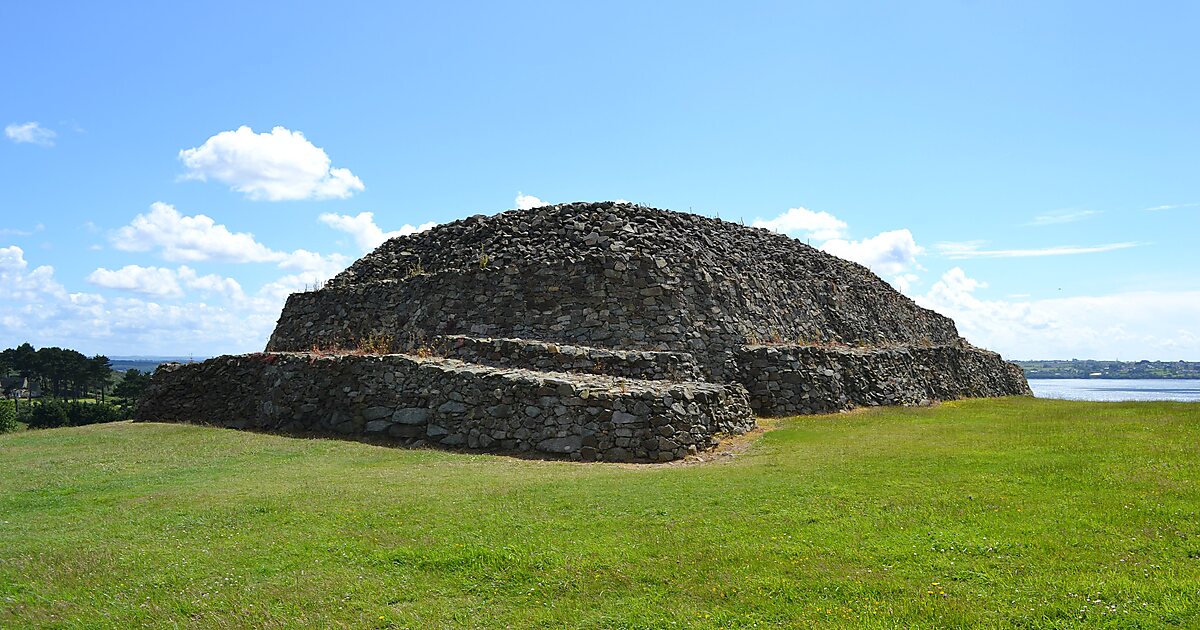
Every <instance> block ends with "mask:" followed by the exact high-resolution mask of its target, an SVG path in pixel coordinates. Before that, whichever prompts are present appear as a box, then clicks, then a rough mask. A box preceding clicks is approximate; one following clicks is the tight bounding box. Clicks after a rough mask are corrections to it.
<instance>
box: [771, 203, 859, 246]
mask: <svg viewBox="0 0 1200 630" xmlns="http://www.w3.org/2000/svg"><path fill="white" fill-rule="evenodd" d="M750 225H751V226H753V227H757V228H766V229H768V230H773V231H775V232H783V233H784V234H788V235H790V236H794V237H796V238H809V239H816V240H819V241H825V240H829V239H836V238H842V237H843V236H845V234H846V227H847V226H846V222H845V221H842V220H841V219H839V218H837V217H835V216H833V215H832V214H829V213H828V212H824V211H822V212H814V211H812V210H809V209H808V208H789V209H788V210H787V212H784V213H783V214H781V215H779V216H777V217H775V218H774V219H758V218H756V219H754V221H753V222H752V223H751V224H750Z"/></svg>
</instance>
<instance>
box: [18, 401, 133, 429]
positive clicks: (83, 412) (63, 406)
mask: <svg viewBox="0 0 1200 630" xmlns="http://www.w3.org/2000/svg"><path fill="white" fill-rule="evenodd" d="M126 415H127V414H126V413H125V412H123V411H122V410H121V408H120V407H117V406H116V405H110V404H108V403H101V402H97V403H82V402H72V403H62V402H60V401H57V400H47V401H42V402H40V403H38V404H36V405H34V406H33V409H32V410H31V411H30V412H29V414H28V419H27V420H26V422H27V423H28V424H29V427H30V428H32V429H52V428H55V427H66V426H71V427H78V426H83V425H85V424H99V423H101V422H116V421H117V420H122V419H124V418H125V416H126Z"/></svg>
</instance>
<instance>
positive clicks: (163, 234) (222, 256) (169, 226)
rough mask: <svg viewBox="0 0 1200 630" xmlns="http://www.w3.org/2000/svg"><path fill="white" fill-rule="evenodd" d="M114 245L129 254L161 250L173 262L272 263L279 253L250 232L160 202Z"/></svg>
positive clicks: (116, 236) (136, 219)
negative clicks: (184, 213)
mask: <svg viewBox="0 0 1200 630" xmlns="http://www.w3.org/2000/svg"><path fill="white" fill-rule="evenodd" d="M112 244H113V246H114V247H116V248H117V249H120V250H122V251H127V252H145V251H150V250H152V249H159V250H161V252H162V256H163V258H165V259H167V260H171V261H185V262H198V261H206V260H214V261H223V262H270V261H276V260H279V253H278V252H275V251H272V250H271V249H270V248H269V247H267V246H266V245H263V244H262V243H259V242H258V241H256V240H254V235H253V234H250V233H249V232H238V233H234V232H230V231H229V228H226V227H225V226H224V225H221V224H218V223H217V222H216V221H213V219H212V218H211V217H208V216H205V215H203V214H197V215H195V216H186V215H183V214H180V213H179V211H178V210H176V209H175V208H174V206H171V205H170V204H165V203H162V202H161V201H156V202H154V203H153V204H152V205H151V206H150V212H148V213H146V214H139V215H137V216H136V217H134V219H133V221H131V222H130V223H129V225H127V226H125V227H122V228H120V229H118V230H117V231H116V232H114V233H113V234H112Z"/></svg>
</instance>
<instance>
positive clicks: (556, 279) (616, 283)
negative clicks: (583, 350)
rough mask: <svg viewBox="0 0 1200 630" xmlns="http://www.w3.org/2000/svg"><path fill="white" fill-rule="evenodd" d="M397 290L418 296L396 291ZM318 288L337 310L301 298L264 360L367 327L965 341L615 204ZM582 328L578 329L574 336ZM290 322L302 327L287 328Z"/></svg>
mask: <svg viewBox="0 0 1200 630" xmlns="http://www.w3.org/2000/svg"><path fill="white" fill-rule="evenodd" d="M448 277H454V278H457V279H458V281H453V280H448ZM404 284H410V285H413V286H412V289H415V290H410V289H409V288H408V287H401V286H398V285H404ZM388 292H391V293H393V294H395V296H402V297H403V298H404V299H405V300H406V301H408V302H410V303H412V302H420V303H422V304H425V305H427V306H431V307H437V308H438V309H439V310H440V311H441V314H442V315H444V316H447V320H446V321H432V320H428V321H427V320H426V319H424V318H423V316H424V315H426V314H428V313H429V312H430V311H431V310H432V309H430V308H427V309H425V311H424V312H422V313H414V314H412V316H410V317H409V318H408V319H407V320H406V321H399V320H397V321H387V322H384V321H380V320H382V319H385V318H386V315H385V314H384V313H383V311H385V310H388V309H390V307H391V306H393V304H392V303H393V302H396V301H397V300H395V299H387V298H386V297H384V296H383V294H386V293H388ZM660 292H661V293H660ZM316 293H317V294H321V293H323V292H321V291H318V292H316ZM324 293H328V294H329V295H328V298H330V299H334V300H336V301H337V302H338V303H339V304H341V305H343V310H344V311H346V315H342V314H340V313H338V312H336V309H333V310H331V309H329V308H321V307H314V306H316V303H319V302H321V300H319V299H314V297H313V294H299V295H297V296H296V297H295V298H294V301H295V302H296V303H295V304H293V303H289V305H288V309H287V310H285V317H284V318H282V319H281V320H280V329H279V330H277V333H276V336H275V337H274V338H273V339H272V342H271V346H270V347H271V348H272V349H297V350H298V349H305V348H307V347H310V346H311V345H313V344H319V343H321V342H322V341H323V339H322V337H325V338H328V339H324V340H325V341H333V340H334V339H333V338H334V337H336V336H337V335H338V334H342V335H344V336H362V335H364V334H367V333H369V332H372V330H373V329H379V330H391V331H393V332H406V331H407V332H413V333H418V336H419V333H425V334H426V335H433V334H446V333H448V334H455V333H463V334H470V333H472V332H476V333H486V334H492V335H498V336H509V337H528V338H536V339H545V340H559V341H570V342H576V343H584V344H595V345H605V346H645V345H650V346H661V347H663V348H664V349H665V348H687V349H691V350H693V351H700V352H705V351H706V350H715V351H718V352H719V351H721V350H723V349H725V348H728V347H733V346H737V345H743V344H748V343H762V342H772V343H801V344H804V343H809V344H811V343H843V344H848V345H897V344H899V345H923V346H929V345H958V344H960V343H961V342H962V340H961V339H960V338H959V336H958V332H957V330H956V329H955V327H954V323H953V322H952V321H951V320H950V319H948V318H946V317H943V316H941V315H939V314H937V313H934V312H932V311H929V310H926V309H924V308H921V307H920V306H918V305H917V304H916V303H914V302H913V301H912V300H910V299H909V298H907V297H906V296H904V295H902V294H900V293H899V292H898V291H896V290H895V289H893V288H892V287H891V286H890V285H888V284H887V283H886V282H884V281H883V280H881V279H880V278H879V277H877V276H876V275H875V274H873V273H871V272H870V271H869V270H868V269H866V268H864V267H863V266H861V265H858V264H856V263H853V262H850V261H847V260H843V259H840V258H838V257H836V256H832V255H830V254H827V253H825V252H822V251H820V250H817V249H815V248H812V247H810V246H808V245H806V244H804V243H802V242H800V241H798V240H796V239H793V238H790V237H787V236H784V235H781V234H776V233H773V232H770V231H768V230H764V229H759V228H750V227H746V226H743V225H739V224H736V223H731V222H729V221H722V220H720V219H713V218H709V217H704V216H699V215H695V214H687V213H681V212H671V211H665V210H658V209H654V208H649V207H645V206H639V205H633V204H628V203H613V202H601V203H568V204H560V205H554V206H545V207H541V208H534V209H531V210H514V211H508V212H502V213H499V214H496V215H492V216H483V215H476V216H473V217H469V218H466V219H463V220H459V221H454V222H452V223H448V224H444V225H440V226H437V227H434V228H432V229H430V230H427V231H425V232H421V233H418V234H412V235H408V236H401V237H396V238H393V239H391V240H389V241H387V242H386V243H384V244H383V245H381V246H380V247H379V248H378V249H376V250H375V251H374V252H372V253H370V254H368V255H366V256H364V257H363V258H361V259H360V260H358V261H357V262H355V263H354V264H353V265H351V266H350V268H349V269H347V270H345V271H344V272H342V273H341V274H339V275H338V276H337V277H335V278H333V279H332V280H331V281H330V282H329V283H328V284H327V285H326V289H325V291H324ZM368 295H369V297H368ZM335 296H336V297H335ZM463 297H467V298H468V299H466V300H463V299H461V298H463ZM364 298H367V299H370V300H372V301H373V303H374V304H375V305H376V306H378V307H380V309H379V310H380V312H379V313H377V321H366V320H364V319H362V318H363V317H366V318H368V319H369V318H370V316H369V315H367V314H366V313H364V312H362V309H360V308H356V307H355V305H357V304H360V303H361V300H362V299H364ZM447 300H450V301H452V302H453V304H447V303H446V302H447ZM475 305H479V307H478V308H476V307H475ZM399 306H401V308H403V306H402V305H399ZM546 315H552V316H553V317H552V318H548V317H546ZM589 318H590V319H591V322H590V325H588V326H578V325H577V324H583V323H584V322H586V321H588V320H589ZM663 318H665V319H666V320H667V322H665V323H668V324H670V325H663V324H664V322H663V321H662V320H663ZM335 320H340V321H335ZM299 322H305V323H307V322H315V324H309V325H307V326H306V328H305V329H304V330H299V329H297V328H296V326H295V324H296V323H299ZM339 325H340V326H343V327H345V328H344V329H343V330H339V329H338V326H339ZM472 326H474V327H475V330H474V331H472ZM677 329H681V330H679V331H678V332H676V330H677ZM597 333H598V334H597Z"/></svg>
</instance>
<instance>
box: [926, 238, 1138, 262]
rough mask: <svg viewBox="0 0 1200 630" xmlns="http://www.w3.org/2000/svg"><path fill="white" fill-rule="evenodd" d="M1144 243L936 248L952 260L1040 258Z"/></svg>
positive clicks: (965, 244) (970, 243) (976, 243)
mask: <svg viewBox="0 0 1200 630" xmlns="http://www.w3.org/2000/svg"><path fill="white" fill-rule="evenodd" d="M1142 244H1143V243H1138V242H1133V241H1129V242H1124V243H1108V244H1106V245H1094V246H1091V247H1076V246H1074V245H1059V246H1055V247H1042V248H1038V249H980V248H981V247H982V246H983V242H982V241H964V242H959V243H937V244H935V245H934V247H936V248H937V250H938V252H939V253H941V254H942V255H943V256H945V257H946V258H950V259H951V260H963V259H966V258H1032V257H1038V256H1075V255H1079V254H1096V253H1100V252H1111V251H1114V250H1118V249H1129V248H1130V247H1137V246H1139V245H1142Z"/></svg>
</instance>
